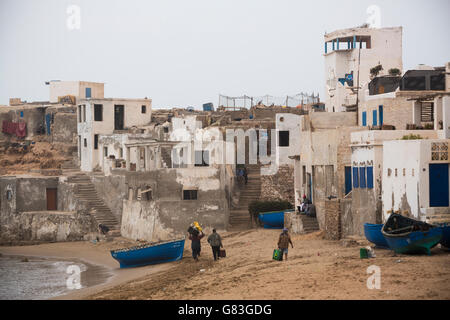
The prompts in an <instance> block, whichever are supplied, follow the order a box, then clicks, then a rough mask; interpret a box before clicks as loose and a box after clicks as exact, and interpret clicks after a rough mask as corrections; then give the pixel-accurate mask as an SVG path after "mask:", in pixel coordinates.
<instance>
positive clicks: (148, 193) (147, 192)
mask: <svg viewBox="0 0 450 320" xmlns="http://www.w3.org/2000/svg"><path fill="white" fill-rule="evenodd" d="M140 200H142V201H151V200H153V197H152V188H151V187H149V186H147V187H145V189H144V190H142V191H141V199H140Z"/></svg>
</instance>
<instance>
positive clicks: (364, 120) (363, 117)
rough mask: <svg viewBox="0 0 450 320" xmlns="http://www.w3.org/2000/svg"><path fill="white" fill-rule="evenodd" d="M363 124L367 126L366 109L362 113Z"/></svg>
mask: <svg viewBox="0 0 450 320" xmlns="http://www.w3.org/2000/svg"><path fill="white" fill-rule="evenodd" d="M362 125H363V127H365V126H367V112H366V111H364V112H363V113H362Z"/></svg>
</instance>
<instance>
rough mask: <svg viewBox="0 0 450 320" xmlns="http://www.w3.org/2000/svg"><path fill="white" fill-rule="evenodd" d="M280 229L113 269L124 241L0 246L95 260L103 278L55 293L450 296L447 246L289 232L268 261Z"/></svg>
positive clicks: (6, 250)
mask: <svg viewBox="0 0 450 320" xmlns="http://www.w3.org/2000/svg"><path fill="white" fill-rule="evenodd" d="M279 233H280V231H279V230H265V229H255V230H249V231H245V232H228V233H222V237H223V243H224V246H225V249H226V250H227V257H226V258H223V259H220V260H219V261H216V262H215V261H213V258H212V253H211V249H210V247H209V245H208V244H207V242H206V241H205V240H203V241H202V254H201V257H200V261H199V262H197V263H196V262H194V261H193V259H192V257H191V251H190V242H189V241H187V242H186V245H185V252H184V257H183V259H182V260H181V261H177V262H174V263H167V264H160V265H154V266H146V267H141V268H131V269H119V266H118V263H117V262H116V261H115V260H114V259H112V258H111V256H110V253H109V250H111V249H115V248H119V247H121V246H122V247H123V246H127V245H130V244H131V243H132V242H130V241H127V240H125V239H122V238H118V239H115V240H114V241H113V242H100V243H96V244H94V243H92V242H73V243H53V244H44V245H37V246H24V247H1V248H0V253H3V254H21V255H37V256H47V257H60V258H76V259H80V260H83V261H86V262H88V263H91V264H97V265H102V266H104V267H106V268H108V270H110V271H111V272H112V274H113V276H112V277H110V278H109V280H108V282H106V283H104V284H101V285H97V286H94V287H90V288H85V289H81V290H77V291H74V292H72V293H70V294H68V295H65V296H60V297H58V298H57V299H133V300H135V299H156V300H166V299H206V300H220V299H238V300H239V299H244V300H245V299H248V300H250V299H262V300H279V299H287V300H300V299H420V300H423V299H445V300H447V299H450V268H449V267H448V265H449V263H450V251H448V250H446V249H443V248H438V247H436V248H434V249H433V250H432V255H431V256H426V255H414V256H410V255H395V254H394V253H393V252H392V251H390V250H383V249H375V253H376V257H375V258H370V259H360V258H359V248H360V247H364V246H367V245H369V243H368V242H367V241H366V240H364V239H355V240H353V241H345V242H344V241H327V240H324V239H323V236H322V234H321V232H316V233H311V234H307V235H293V236H292V240H293V243H294V248H293V249H292V248H291V247H290V248H289V258H288V260H287V261H281V262H279V261H274V260H272V251H273V249H274V248H275V246H276V242H277V239H278V235H279ZM372 265H375V266H377V267H379V268H380V269H379V270H380V280H381V281H380V284H381V287H380V289H368V287H367V279H368V278H369V277H370V276H371V274H368V273H367V268H368V267H369V266H372Z"/></svg>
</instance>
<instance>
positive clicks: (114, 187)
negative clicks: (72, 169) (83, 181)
mask: <svg viewBox="0 0 450 320" xmlns="http://www.w3.org/2000/svg"><path fill="white" fill-rule="evenodd" d="M91 181H92V183H93V184H94V186H95V190H96V191H97V194H98V195H99V197H100V198H101V199H103V201H104V202H105V203H106V204H107V205H108V208H109V209H110V210H111V212H112V213H113V214H114V215H115V216H116V218H117V219H118V220H119V221H121V219H122V212H123V200H124V199H127V195H128V188H127V185H126V184H125V181H126V178H125V175H124V174H123V175H122V174H114V175H110V176H106V177H105V176H102V175H92V176H91Z"/></svg>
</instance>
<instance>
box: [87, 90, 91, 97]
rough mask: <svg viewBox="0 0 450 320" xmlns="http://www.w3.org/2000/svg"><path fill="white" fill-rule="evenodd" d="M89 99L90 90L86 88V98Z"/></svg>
mask: <svg viewBox="0 0 450 320" xmlns="http://www.w3.org/2000/svg"><path fill="white" fill-rule="evenodd" d="M90 97H91V88H86V98H90Z"/></svg>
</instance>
